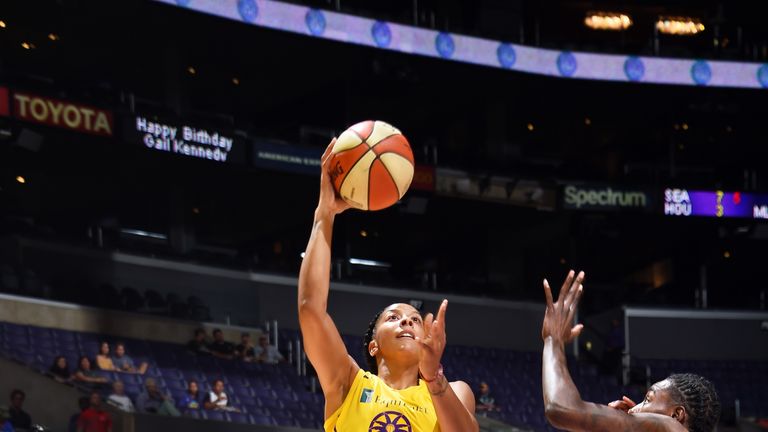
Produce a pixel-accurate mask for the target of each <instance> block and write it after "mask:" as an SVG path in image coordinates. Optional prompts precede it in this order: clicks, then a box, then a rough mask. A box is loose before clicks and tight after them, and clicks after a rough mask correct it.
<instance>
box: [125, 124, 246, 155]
mask: <svg viewBox="0 0 768 432" xmlns="http://www.w3.org/2000/svg"><path fill="white" fill-rule="evenodd" d="M125 135H126V137H125V139H126V140H127V141H129V142H135V143H141V145H143V146H144V147H146V148H147V149H149V150H152V151H155V152H159V153H168V154H175V155H179V156H185V157H187V158H194V159H203V160H209V161H213V162H219V163H227V162H233V163H244V162H245V144H244V143H243V142H242V141H241V140H240V139H238V138H236V137H235V136H234V135H233V134H232V133H230V132H229V131H221V130H219V129H212V128H204V127H200V126H198V125H191V124H189V123H186V122H183V121H165V120H158V119H156V118H154V117H153V116H143V115H137V116H134V117H130V118H128V119H127V121H126V125H125Z"/></svg>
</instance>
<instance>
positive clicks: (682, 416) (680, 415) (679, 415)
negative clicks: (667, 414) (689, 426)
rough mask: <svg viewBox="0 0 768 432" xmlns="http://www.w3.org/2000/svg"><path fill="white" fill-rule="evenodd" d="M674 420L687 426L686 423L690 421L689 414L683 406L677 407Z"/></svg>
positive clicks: (673, 414)
mask: <svg viewBox="0 0 768 432" xmlns="http://www.w3.org/2000/svg"><path fill="white" fill-rule="evenodd" d="M672 418H673V419H675V420H677V421H679V422H680V424H682V425H683V426H685V424H686V422H687V421H688V413H686V412H685V407H684V406H682V405H678V406H676V407H675V408H674V410H673V411H672Z"/></svg>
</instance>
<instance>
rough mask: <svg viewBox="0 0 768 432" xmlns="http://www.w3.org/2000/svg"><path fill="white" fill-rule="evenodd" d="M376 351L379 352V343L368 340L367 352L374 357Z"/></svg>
mask: <svg viewBox="0 0 768 432" xmlns="http://www.w3.org/2000/svg"><path fill="white" fill-rule="evenodd" d="M377 352H379V344H378V343H376V341H375V340H372V341H370V342H368V354H370V355H371V357H375V356H376V353H377Z"/></svg>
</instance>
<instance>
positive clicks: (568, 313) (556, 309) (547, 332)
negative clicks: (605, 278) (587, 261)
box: [541, 270, 584, 343]
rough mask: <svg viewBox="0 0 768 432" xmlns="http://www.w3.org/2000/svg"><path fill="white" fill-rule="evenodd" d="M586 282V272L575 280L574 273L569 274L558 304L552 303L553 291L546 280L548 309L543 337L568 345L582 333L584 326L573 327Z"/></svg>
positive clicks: (542, 328)
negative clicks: (583, 284)
mask: <svg viewBox="0 0 768 432" xmlns="http://www.w3.org/2000/svg"><path fill="white" fill-rule="evenodd" d="M582 282H584V272H579V274H578V275H576V276H575V278H574V271H573V270H571V271H570V272H568V277H566V278H565V282H563V286H562V288H560V294H559V295H558V296H557V302H555V303H553V302H552V289H551V288H550V287H549V282H547V280H546V279H544V296H545V297H546V298H547V309H546V312H545V313H544V323H543V324H542V326H541V337H542V339H546V338H547V337H550V336H551V337H552V338H553V339H554V340H555V341H558V342H562V343H568V342H570V341H571V340H573V338H575V337H576V336H578V335H579V333H581V330H582V329H583V328H584V326H583V325H582V324H577V325H575V326H574V325H573V317H574V316H575V315H576V308H577V307H578V305H579V299H581V293H582V290H583V288H584V287H583V286H582V285H581V284H582Z"/></svg>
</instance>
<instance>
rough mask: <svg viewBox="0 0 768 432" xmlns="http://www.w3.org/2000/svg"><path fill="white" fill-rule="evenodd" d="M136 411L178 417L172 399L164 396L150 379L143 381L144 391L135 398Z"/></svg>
mask: <svg viewBox="0 0 768 432" xmlns="http://www.w3.org/2000/svg"><path fill="white" fill-rule="evenodd" d="M136 411H138V412H148V413H154V414H161V415H169V416H173V417H178V416H179V415H181V414H180V413H179V410H177V409H176V407H175V406H174V405H173V399H172V398H171V397H170V396H168V395H164V394H163V393H162V392H161V391H160V389H158V388H157V383H156V382H155V380H154V379H152V378H147V380H146V381H144V391H143V392H142V393H141V394H140V395H139V397H137V398H136Z"/></svg>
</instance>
